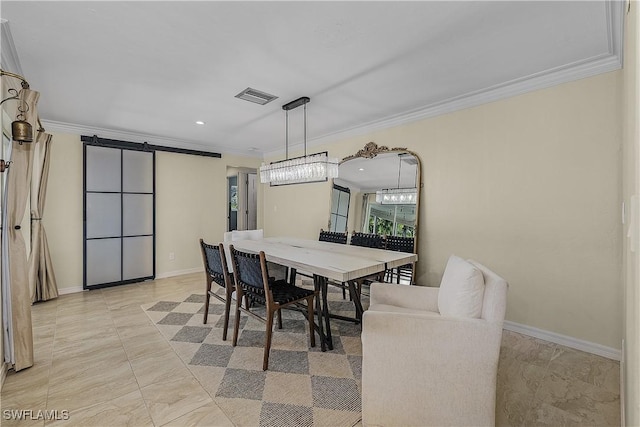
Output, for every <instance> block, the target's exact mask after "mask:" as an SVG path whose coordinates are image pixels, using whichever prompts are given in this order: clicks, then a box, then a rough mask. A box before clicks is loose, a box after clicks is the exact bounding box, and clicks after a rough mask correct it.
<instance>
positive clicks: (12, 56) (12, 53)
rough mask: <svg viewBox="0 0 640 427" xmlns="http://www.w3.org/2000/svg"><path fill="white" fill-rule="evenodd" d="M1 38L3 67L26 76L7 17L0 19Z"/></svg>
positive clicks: (0, 58)
mask: <svg viewBox="0 0 640 427" xmlns="http://www.w3.org/2000/svg"><path fill="white" fill-rule="evenodd" d="M0 38H1V39H2V40H1V45H2V49H1V50H0V64H2V69H3V70H5V71H10V72H12V73H15V74H20V75H21V76H24V73H23V72H22V66H21V65H20V58H19V57H18V51H17V50H16V45H15V43H14V42H13V36H12V35H11V28H9V21H7V20H6V19H3V20H0Z"/></svg>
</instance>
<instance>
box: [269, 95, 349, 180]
mask: <svg viewBox="0 0 640 427" xmlns="http://www.w3.org/2000/svg"><path fill="white" fill-rule="evenodd" d="M310 100H311V99H310V98H309V97H306V96H303V97H302V98H298V99H296V100H294V101H291V102H289V103H288V104H285V105H283V106H282V109H283V110H285V111H286V113H285V114H286V134H285V150H286V159H285V160H281V161H279V162H271V163H270V164H268V165H267V164H264V163H263V164H262V166H261V167H260V182H262V183H270V184H271V185H272V186H276V185H286V184H301V183H305V182H318V181H326V180H327V179H329V178H336V177H337V176H338V159H332V158H330V157H329V154H328V152H326V151H324V152H322V153H316V154H310V155H307V103H308V102H309V101H310ZM301 105H304V156H301V157H294V158H291V159H290V158H289V110H293V109H294V108H297V107H299V106H301Z"/></svg>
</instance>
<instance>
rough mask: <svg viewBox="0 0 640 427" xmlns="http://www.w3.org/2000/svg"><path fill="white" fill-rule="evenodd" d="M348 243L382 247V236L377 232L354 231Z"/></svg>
mask: <svg viewBox="0 0 640 427" xmlns="http://www.w3.org/2000/svg"><path fill="white" fill-rule="evenodd" d="M350 244H351V245H353V246H364V247H367V248H376V249H384V236H381V235H379V234H367V233H360V232H357V231H356V232H354V233H353V234H352V235H351V242H350Z"/></svg>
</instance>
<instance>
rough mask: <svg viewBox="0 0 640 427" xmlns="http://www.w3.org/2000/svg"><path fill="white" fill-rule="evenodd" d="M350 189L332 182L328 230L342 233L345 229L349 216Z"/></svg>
mask: <svg viewBox="0 0 640 427" xmlns="http://www.w3.org/2000/svg"><path fill="white" fill-rule="evenodd" d="M350 199H351V190H349V189H348V188H346V187H341V186H339V185H336V184H333V190H332V192H331V227H330V228H329V231H336V232H339V233H344V232H346V231H347V219H348V218H349V202H350Z"/></svg>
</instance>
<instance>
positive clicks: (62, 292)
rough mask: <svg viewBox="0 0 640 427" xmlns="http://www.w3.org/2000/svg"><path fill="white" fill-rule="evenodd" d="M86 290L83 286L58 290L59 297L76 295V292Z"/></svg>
mask: <svg viewBox="0 0 640 427" xmlns="http://www.w3.org/2000/svg"><path fill="white" fill-rule="evenodd" d="M82 291H84V289H83V288H82V286H72V287H70V288H61V289H58V295H66V294H75V293H76V292H82Z"/></svg>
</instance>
